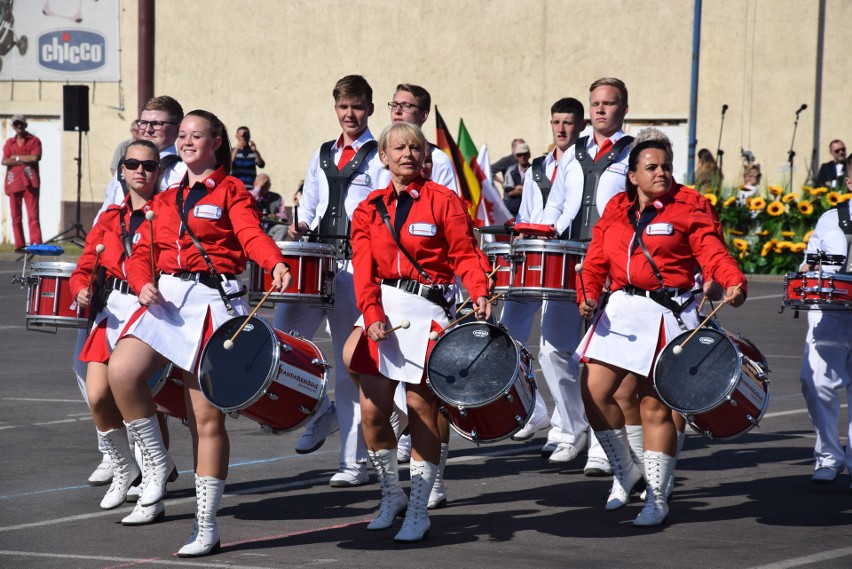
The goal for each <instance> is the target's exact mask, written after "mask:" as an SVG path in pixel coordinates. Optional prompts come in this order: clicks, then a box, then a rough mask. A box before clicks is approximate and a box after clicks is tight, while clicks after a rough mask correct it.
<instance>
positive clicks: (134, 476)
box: [98, 427, 142, 510]
mask: <svg viewBox="0 0 852 569" xmlns="http://www.w3.org/2000/svg"><path fill="white" fill-rule="evenodd" d="M98 438H99V439H100V440H101V442H102V443H103V444H104V446H105V447H106V449H107V452H109V457H110V461H111V462H112V483H111V484H110V485H109V490H107V493H106V494H105V495H104V497H103V500H101V508H103V509H104V510H112V509H113V508H117V507H119V506H120V505H122V504H123V503H124V499H125V498H126V497H127V491H128V490H130V486H131V485H132V484H136V483H137V482H139V479H140V478H141V476H142V473H141V471H140V470H139V466H137V464H136V461H135V460H134V459H133V454H132V453H131V452H130V446H129V445H128V444H127V430H126V429H124V428H123V427H122V428H120V429H112V430H110V431H107V432H105V433H103V432H101V431H98Z"/></svg>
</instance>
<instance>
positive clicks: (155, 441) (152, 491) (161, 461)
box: [125, 414, 177, 506]
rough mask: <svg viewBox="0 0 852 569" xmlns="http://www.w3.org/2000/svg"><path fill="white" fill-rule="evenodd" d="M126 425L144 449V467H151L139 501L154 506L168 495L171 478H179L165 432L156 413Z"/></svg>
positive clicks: (137, 443) (146, 468)
mask: <svg viewBox="0 0 852 569" xmlns="http://www.w3.org/2000/svg"><path fill="white" fill-rule="evenodd" d="M125 425H127V428H128V429H129V430H130V432H131V433H133V439H134V440H135V441H136V445H137V446H138V447H139V448H140V449H141V450H142V458H143V460H142V462H143V468H144V469H145V470H149V469H150V474H147V473H146V475H147V478H148V481H147V483H146V484H145V486H144V487H143V488H142V494H140V495H139V502H140V503H141V504H142V505H143V506H153V505H154V504H156V503H157V502H159V501H160V500H162V499H163V497H164V496H165V495H166V482H168V480H169V478H172V479H174V478H177V470H176V469H175V463H174V461H173V460H172V457H171V456H169V453H168V451H166V447H165V445H164V444H163V434H162V433H161V432H160V424H159V422H158V421H157V415H156V414H155V415H152V416H150V417H146V418H144V419H136V420H135V421H131V422H130V423H125Z"/></svg>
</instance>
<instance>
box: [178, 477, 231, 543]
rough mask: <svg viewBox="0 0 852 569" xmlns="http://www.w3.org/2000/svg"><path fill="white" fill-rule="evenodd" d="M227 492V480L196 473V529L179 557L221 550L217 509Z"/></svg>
mask: <svg viewBox="0 0 852 569" xmlns="http://www.w3.org/2000/svg"><path fill="white" fill-rule="evenodd" d="M224 493H225V481H224V480H219V479H218V478H213V477H212V476H199V475H197V474H196V475H195V504H196V513H195V528H196V529H195V531H194V532H193V533H192V537H190V538H189V541H188V542H187V543H186V545H184V546H183V547H181V548H180V550H179V551H178V552H177V554H178V557H201V556H203V555H209V554H211V553H216V552H217V551H219V545H220V543H221V540H220V538H219V527H218V526H217V525H216V510H218V509H219V501H220V500H221V499H222V494H224Z"/></svg>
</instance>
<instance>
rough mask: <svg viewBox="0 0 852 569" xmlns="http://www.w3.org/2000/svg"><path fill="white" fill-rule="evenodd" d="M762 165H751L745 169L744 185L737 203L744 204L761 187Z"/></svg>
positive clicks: (738, 195)
mask: <svg viewBox="0 0 852 569" xmlns="http://www.w3.org/2000/svg"><path fill="white" fill-rule="evenodd" d="M762 177H763V174H761V173H760V164H749V165H748V166H745V167H744V168H743V185H742V187H740V191H739V192H738V194H737V203H741V204H744V203H745V202H746V200H747V199H748V198H750V197H751V196H753V195H754V192H756V191H757V187H758V186H760V179H761V178H762Z"/></svg>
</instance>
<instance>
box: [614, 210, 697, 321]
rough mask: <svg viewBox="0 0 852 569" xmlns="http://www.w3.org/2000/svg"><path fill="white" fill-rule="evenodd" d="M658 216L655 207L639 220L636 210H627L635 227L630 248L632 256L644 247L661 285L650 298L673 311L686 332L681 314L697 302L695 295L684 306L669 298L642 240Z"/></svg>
mask: <svg viewBox="0 0 852 569" xmlns="http://www.w3.org/2000/svg"><path fill="white" fill-rule="evenodd" d="M656 215H657V209H656V208H654V207H646V208H645V209H643V210H642V213H641V215H640V216H639V219H638V220H637V219H636V209H635V208H633V207H631V208H630V209H628V210H627V219H628V220H629V221H630V225H632V226H633V231H634V236H633V245H632V247H631V248H630V255H631V256H632V255H633V253H634V252H635V251H636V248H637V247H640V246H641V247H642V252H643V253H645V258H647V259H648V264H649V265H651V270H653V271H654V276H655V277H657V281H659V283H660V289H659V290H651V291H648V298H650V299H651V300H653V301H654V302H656V303H657V304H659V305H660V306H662V307H663V308H667V309H669V310H671V312H672V314H673V315H674V317H675V320H677V325H678V326H680V329H681V330H683V331H684V332H685V331H686V330H687V328H686V324H684V323H683V320H682V319H681V317H680V313H681V312H683V310H684V308H686V307H687V305H688V304H689V303H690V302H692V301H693V300H695V295H694V294H693V293H691V292H690V295H689V298H687V299H686V300H685V301H684V303H683V304H678V303H677V302H675V300H674V299H673V298H672V297H671V296H669V293H668V292H666V289H665V286H666V285H665V284H664V283H663V275H662V274H661V273H660V269H659V268H657V264H656V263H655V262H654V259H653V257H651V252H650V251H648V247H646V246H645V242H644V241H643V240H642V233H644V231H645V228H646V227H647V226H648V224H649V223H651V220H652V219H654V217H656ZM626 288H627V287H626Z"/></svg>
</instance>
